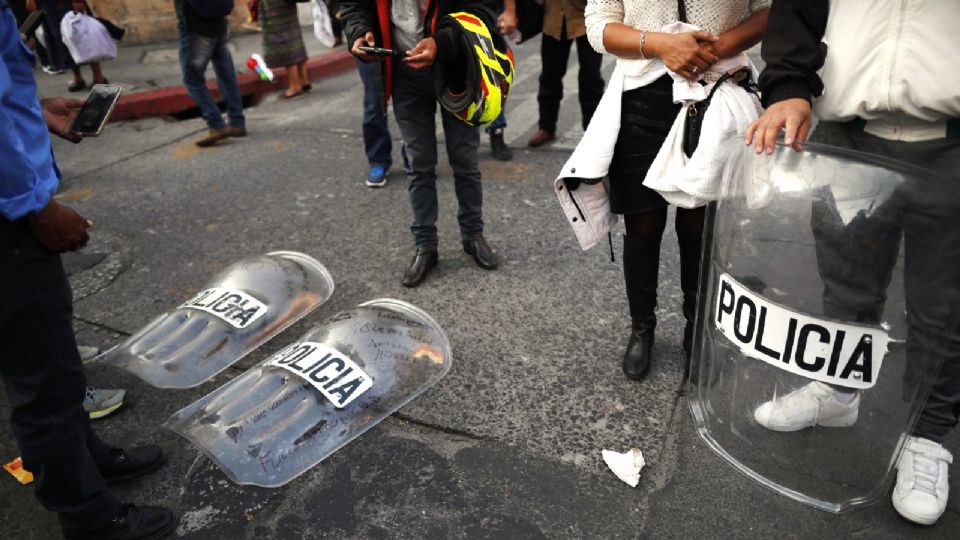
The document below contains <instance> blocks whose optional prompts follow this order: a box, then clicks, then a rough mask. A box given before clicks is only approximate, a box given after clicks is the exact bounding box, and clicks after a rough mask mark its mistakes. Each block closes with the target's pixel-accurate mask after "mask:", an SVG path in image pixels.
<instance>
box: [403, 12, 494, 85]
mask: <svg viewBox="0 0 960 540" xmlns="http://www.w3.org/2000/svg"><path fill="white" fill-rule="evenodd" d="M499 2H500V0H460V1H459V2H457V3H456V4H457V5H456V7H455V8H454V11H455V12H456V11H463V12H465V13H469V14H470V15H473V16H474V17H477V18H479V19H480V20H481V21H483V24H485V25H486V27H487V29H488V30H494V29H496V28H497V27H496V26H495V24H494V22H495V20H496V18H495V17H494V14H495V13H496V12H497V11H498V10H499V5H500V3H499ZM434 9H439V7H434ZM438 19H439V17H438ZM429 24H430V21H426V22H425V23H424V26H425V28H424V35H425V37H424V38H423V39H422V40H420V42H419V43H417V45H416V46H415V47H414V48H413V49H410V50H409V51H407V57H406V58H404V59H403V63H405V64H406V65H408V66H409V67H411V68H413V69H424V68H426V67H429V66H432V65H433V64H434V62H436V61H437V59H438V57H439V56H440V55H446V54H450V52H451V51H458V50H459V48H458V47H450V46H445V47H438V46H437V43H446V44H449V43H453V41H454V40H455V39H456V36H455V35H454V34H453V29H452V28H449V27H447V28H443V29H439V28H438V29H437V31H436V33H434V32H433V28H427V27H426V26H427V25H429ZM440 34H446V35H440ZM440 60H441V61H448V60H449V59H447V58H441V59H440Z"/></svg>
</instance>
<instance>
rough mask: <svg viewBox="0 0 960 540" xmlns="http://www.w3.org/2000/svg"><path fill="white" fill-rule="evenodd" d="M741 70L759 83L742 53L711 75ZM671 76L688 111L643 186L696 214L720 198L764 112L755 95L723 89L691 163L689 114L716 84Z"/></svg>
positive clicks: (676, 27)
mask: <svg viewBox="0 0 960 540" xmlns="http://www.w3.org/2000/svg"><path fill="white" fill-rule="evenodd" d="M694 30H698V28H697V27H696V26H693V25H689V24H685V23H680V22H677V23H673V24H669V25H666V26H664V27H663V28H661V29H660V31H661V32H665V33H670V34H676V33H679V32H690V31H694ZM661 65H662V64H661ZM740 67H749V68H750V72H751V76H752V77H753V80H756V77H757V72H756V68H754V66H753V63H752V62H751V61H750V59H749V58H748V57H747V55H746V54H743V53H740V54H739V55H737V56H731V57H730V58H724V59H723V60H720V61H719V62H717V63H716V64H714V65H713V66H711V67H710V71H712V72H714V73H718V74H722V73H726V72H728V71H730V70H733V69H737V68H740ZM664 69H666V68H664ZM668 73H669V74H670V77H671V78H673V101H674V103H683V108H682V109H680V112H679V113H678V114H677V118H676V120H674V122H673V126H672V127H671V128H670V132H669V133H668V134H667V138H666V140H664V142H663V145H662V146H661V147H660V151H659V152H658V153H657V157H656V158H655V159H654V160H653V163H652V164H650V168H649V169H647V176H646V178H644V180H643V185H645V186H647V187H649V188H650V189H655V190H657V191H658V192H659V193H660V195H662V196H663V198H664V199H666V200H667V202H669V203H670V204H674V205H676V206H679V207H681V208H697V207H700V206H703V205H705V204H707V203H708V202H710V201H712V200H716V199H717V198H718V197H719V196H720V189H721V180H722V178H723V176H724V174H725V171H726V168H727V166H728V164H730V163H732V161H733V157H734V156H735V155H736V154H739V153H740V152H742V151H743V140H744V136H745V134H746V128H747V126H748V125H749V124H750V123H751V122H753V121H754V120H756V119H757V118H759V116H760V114H762V113H763V108H762V107H761V106H760V100H759V98H757V96H756V95H754V94H751V93H749V92H747V91H746V90H744V89H743V88H741V87H740V86H738V85H735V84H732V83H723V84H721V85H720V88H718V89H717V91H716V93H715V94H714V95H713V99H712V100H711V103H710V107H709V108H708V109H707V112H706V114H705V115H704V118H703V126H702V127H701V129H700V142H699V143H698V144H697V149H696V150H695V151H694V152H693V155H692V156H690V157H689V158H688V157H687V155H686V154H685V153H684V152H683V128H684V125H685V124H686V119H687V113H688V109H689V108H690V107H691V106H692V105H693V104H694V103H696V102H698V101H702V100H704V99H706V98H707V96H709V95H710V91H711V90H712V89H713V87H714V86H716V83H712V84H708V85H702V84H700V83H697V82H692V81H690V80H688V79H685V78H683V77H682V76H680V75H678V74H676V73H673V72H669V71H668Z"/></svg>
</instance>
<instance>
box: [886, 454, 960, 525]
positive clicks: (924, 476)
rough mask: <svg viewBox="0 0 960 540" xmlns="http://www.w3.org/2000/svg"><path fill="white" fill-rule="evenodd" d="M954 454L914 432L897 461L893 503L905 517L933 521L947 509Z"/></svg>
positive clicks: (913, 519)
mask: <svg viewBox="0 0 960 540" xmlns="http://www.w3.org/2000/svg"><path fill="white" fill-rule="evenodd" d="M951 463H953V455H951V454H950V452H949V451H948V450H947V449H946V448H944V447H943V445H940V444H937V443H935V442H933V441H931V440H930V439H924V438H921V437H913V436H911V437H910V438H909V439H908V440H907V447H906V448H904V450H903V455H901V456H900V462H899V463H897V485H896V487H894V488H893V496H892V497H891V498H892V499H893V507H894V508H896V509H897V512H899V513H900V515H901V516H903V517H904V518H906V519H908V520H910V521H912V522H914V523H919V524H920V525H933V524H934V523H936V522H937V520H938V519H940V516H941V515H943V511H944V510H946V509H947V495H948V493H949V490H950V485H949V483H948V482H947V470H948V468H949V467H950V464H951Z"/></svg>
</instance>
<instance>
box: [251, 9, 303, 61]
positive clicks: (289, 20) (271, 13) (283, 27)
mask: <svg viewBox="0 0 960 540" xmlns="http://www.w3.org/2000/svg"><path fill="white" fill-rule="evenodd" d="M260 26H261V28H262V29H263V58H264V60H266V61H267V65H268V66H270V67H271V68H278V67H284V66H292V65H294V64H299V63H300V62H305V61H306V60H307V48H306V47H305V46H304V45H303V35H302V34H301V33H300V20H299V19H298V18H297V4H295V3H292V2H289V1H287V0H260Z"/></svg>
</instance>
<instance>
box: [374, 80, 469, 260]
mask: <svg viewBox="0 0 960 540" xmlns="http://www.w3.org/2000/svg"><path fill="white" fill-rule="evenodd" d="M433 85H434V83H433V68H428V69H423V70H412V69H410V68H408V67H406V66H405V65H404V64H403V63H401V62H399V61H398V62H394V64H393V110H394V113H395V115H396V117H397V125H398V126H400V133H401V134H402V135H403V140H404V142H405V143H406V145H407V156H408V157H409V159H410V167H411V168H412V169H413V174H412V175H410V176H411V178H410V186H409V188H408V191H409V193H410V205H411V206H412V207H413V224H412V225H411V226H410V231H411V232H412V233H413V238H414V241H415V242H416V245H417V247H418V248H422V249H430V250H436V249H437V225H436V223H437V172H436V168H437V135H436V133H437V128H436V112H437V97H436V94H435V93H434V86H433ZM441 118H442V119H443V134H444V137H445V139H446V142H447V158H448V159H449V161H450V167H451V168H452V169H453V180H454V189H455V190H456V193H457V201H458V202H459V203H460V211H459V213H458V214H457V220H458V221H459V223H460V236H461V238H462V239H463V240H469V239H471V238H474V237H476V236H479V235H481V234H483V186H482V184H481V180H480V166H479V164H478V163H477V149H478V148H479V147H480V130H479V128H476V127H472V126H469V125H467V124H466V123H464V122H463V121H461V120H460V119H458V118H456V117H455V116H453V115H452V114H450V113H449V112H447V111H442V114H441Z"/></svg>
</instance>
